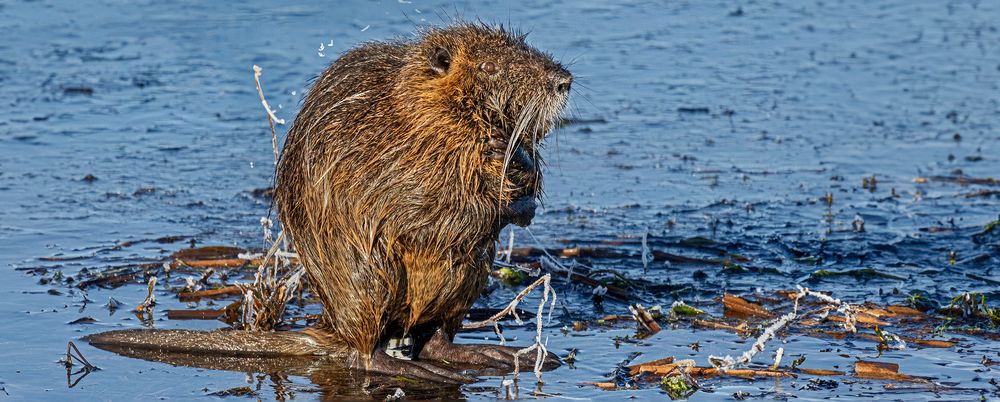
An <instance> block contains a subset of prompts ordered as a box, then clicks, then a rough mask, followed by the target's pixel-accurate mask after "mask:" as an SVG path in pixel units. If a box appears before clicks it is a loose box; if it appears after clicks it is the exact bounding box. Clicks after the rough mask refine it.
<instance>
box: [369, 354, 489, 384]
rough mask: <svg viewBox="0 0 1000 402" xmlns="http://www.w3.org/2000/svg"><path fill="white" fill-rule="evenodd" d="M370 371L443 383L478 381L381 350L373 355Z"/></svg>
mask: <svg viewBox="0 0 1000 402" xmlns="http://www.w3.org/2000/svg"><path fill="white" fill-rule="evenodd" d="M368 371H370V372H373V373H378V374H384V375H388V376H402V377H406V378H409V379H414V380H425V381H433V382H438V383H443V384H465V383H471V382H475V381H476V378H475V377H471V376H466V375H463V374H460V373H456V372H453V371H449V370H447V369H444V368H441V367H437V366H434V365H432V364H429V363H424V362H418V361H411V360H403V359H397V358H394V357H392V356H389V355H387V354H385V353H383V352H381V351H377V352H375V354H374V355H373V356H372V359H371V363H370V364H369V367H368Z"/></svg>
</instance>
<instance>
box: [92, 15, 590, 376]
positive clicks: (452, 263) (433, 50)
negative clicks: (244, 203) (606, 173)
mask: <svg viewBox="0 0 1000 402" xmlns="http://www.w3.org/2000/svg"><path fill="white" fill-rule="evenodd" d="M571 82H572V75H571V74H570V73H569V72H568V71H567V70H566V69H565V68H563V67H562V66H561V65H560V64H559V63H557V62H555V61H553V59H552V58H551V57H550V56H549V55H546V54H544V53H542V52H540V51H538V50H536V49H535V48H533V47H531V46H530V45H528V44H527V43H526V41H525V36H524V35H520V34H517V33H515V32H512V31H510V30H507V29H504V28H503V27H490V26H487V25H485V24H481V23H459V24H455V25H452V26H449V27H445V28H428V29H425V30H423V31H422V32H421V33H420V35H419V36H418V37H417V38H415V39H412V40H396V41H386V42H371V43H367V44H364V45H361V46H359V47H357V48H354V49H352V50H350V51H348V52H346V53H345V54H343V55H342V56H341V57H340V58H339V59H337V61H335V62H334V63H333V64H332V65H331V66H330V67H329V68H328V69H327V70H326V71H325V72H324V73H323V74H322V75H321V76H320V77H319V78H318V79H317V80H316V82H315V84H314V86H313V88H312V90H311V91H310V92H309V94H308V95H307V96H306V98H305V101H304V103H303V105H302V109H301V111H300V112H299V114H298V116H297V117H296V118H295V122H294V123H293V125H292V127H291V129H290V131H289V134H288V139H287V141H286V142H285V146H284V149H283V151H282V155H281V160H280V163H279V165H278V168H277V173H276V187H275V198H274V201H275V203H276V206H277V210H278V214H279V217H280V218H281V221H282V223H283V224H284V227H285V230H286V231H287V233H288V234H289V235H290V236H291V240H292V244H293V246H294V247H295V250H296V251H297V252H298V254H299V256H300V259H301V261H302V263H303V265H304V266H305V268H306V272H307V274H308V277H309V283H310V284H311V286H312V290H313V292H314V293H315V294H316V295H317V296H318V298H319V299H320V301H321V302H322V304H323V307H324V310H323V315H322V320H321V323H320V324H319V325H318V327H317V328H310V330H308V331H304V332H302V333H296V334H295V335H292V334H285V335H282V338H280V339H273V338H269V339H270V340H269V341H267V342H264V341H260V342H257V343H256V346H255V347H253V348H241V346H240V344H239V343H240V342H246V337H247V335H242V336H241V337H240V338H239V339H235V340H232V342H235V343H236V344H235V345H234V346H232V347H230V348H228V349H229V350H228V351H232V350H247V349H253V350H254V352H251V353H263V352H267V353H276V354H281V353H283V352H289V353H288V354H308V353H315V352H317V350H336V351H340V352H345V351H346V352H347V353H348V354H350V355H352V356H354V357H355V358H356V359H357V360H358V362H359V363H362V364H363V365H364V367H365V368H367V369H369V370H373V371H382V372H394V373H395V372H399V373H408V374H410V375H416V376H420V375H421V373H423V374H428V373H427V370H429V371H431V372H433V373H434V374H428V375H427V377H434V375H435V374H436V375H444V376H445V377H448V375H447V374H442V373H441V372H440V371H439V370H436V369H434V368H433V367H428V366H427V365H426V364H423V363H420V362H402V361H396V360H395V359H392V358H389V357H388V355H386V354H385V353H381V352H380V350H381V349H383V348H384V347H385V344H386V342H387V341H388V340H389V339H390V338H391V337H393V336H400V335H411V336H412V337H413V339H414V340H415V341H416V348H417V352H415V353H414V355H415V356H418V357H419V359H421V360H448V361H451V362H467V363H471V364H484V365H506V364H509V360H510V358H511V357H512V354H511V352H512V349H509V348H504V347H494V346H488V345H476V346H475V347H472V346H471V345H467V346H462V345H453V344H452V343H451V341H452V340H453V339H454V336H455V333H456V331H457V330H458V329H459V327H460V325H461V322H462V320H463V318H464V317H465V315H466V313H467V312H468V310H469V309H470V307H471V306H472V304H473V302H474V301H475V300H476V299H477V298H478V297H479V295H480V293H481V291H482V290H483V288H484V286H485V283H486V281H487V277H488V275H489V272H490V268H491V264H492V261H493V258H494V255H495V243H496V241H497V238H498V236H499V233H500V230H501V229H503V228H504V227H505V226H506V225H508V224H510V223H513V224H517V225H521V226H525V225H528V224H529V223H530V222H531V220H532V217H533V216H534V210H535V205H536V204H535V201H536V199H537V197H538V196H539V194H540V190H541V180H542V178H541V173H540V170H539V166H540V165H541V163H542V161H541V158H540V156H539V153H538V150H539V147H540V145H541V141H542V139H543V138H544V137H545V135H546V134H547V133H548V132H549V131H550V130H551V129H552V127H553V125H554V123H555V121H556V119H557V117H558V115H559V114H560V113H561V111H562V109H563V107H564V106H565V104H566V101H567V97H568V92H569V89H570V84H571ZM165 332H167V331H160V333H165ZM114 334H120V335H119V336H115V335H114ZM151 334H154V333H151V332H138V331H116V332H111V333H106V334H98V335H95V336H91V337H90V338H89V340H90V341H91V343H93V344H95V345H107V344H118V345H124V344H130V345H132V346H137V347H148V348H159V349H164V350H184V349H190V348H188V347H187V346H186V345H183V346H181V347H173V346H171V345H178V344H190V343H192V342H194V340H193V339H194V338H196V334H199V333H190V332H183V333H181V332H174V334H173V336H171V337H165V338H169V340H168V341H166V342H161V341H160V340H157V339H156V336H150V335H151ZM200 334H205V333H200ZM216 334H218V333H216ZM213 336H216V337H218V336H219V335H213ZM260 336H266V334H260ZM138 338H143V339H142V340H139V339H138ZM188 338H190V339H192V341H191V342H187V341H183V340H180V339H188ZM222 338H226V336H225V335H222ZM150 339H153V340H150ZM204 340H205V338H201V339H200V340H198V342H202V343H204ZM212 342H230V341H229V340H226V339H213V341H212ZM164 343H167V344H168V345H164Z"/></svg>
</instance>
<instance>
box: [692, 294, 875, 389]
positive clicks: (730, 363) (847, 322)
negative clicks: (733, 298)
mask: <svg viewBox="0 0 1000 402" xmlns="http://www.w3.org/2000/svg"><path fill="white" fill-rule="evenodd" d="M798 289H799V292H798V293H796V294H794V295H792V297H793V298H794V300H795V301H794V303H793V307H792V312H790V313H788V314H785V315H783V316H781V317H778V319H777V320H775V321H774V322H773V323H771V325H769V326H768V327H767V328H765V329H764V332H763V333H762V334H760V336H759V337H757V341H756V342H754V343H753V345H752V346H750V350H748V351H746V352H743V354H742V355H740V358H739V359H734V358H733V357H732V356H729V355H727V356H725V357H717V356H709V357H708V361H709V362H710V363H711V364H712V366H715V368H717V369H719V370H721V371H726V370H729V369H732V368H733V367H735V366H737V365H746V364H748V363H750V361H751V360H753V357H754V355H756V354H757V353H760V352H762V351H763V350H764V346H766V345H767V342H769V341H770V340H771V339H774V337H775V335H776V334H777V332H778V331H780V330H781V329H782V328H784V327H785V326H786V325H788V323H790V322H792V320H795V319H796V318H798V310H799V299H801V298H803V297H805V296H813V297H815V298H817V299H820V300H821V301H823V302H825V303H829V304H833V305H836V306H837V311H839V312H841V313H843V314H844V317H845V319H844V329H845V330H847V331H850V332H857V327H856V326H855V323H856V322H857V318H856V317H855V316H854V310H853V307H852V306H851V305H850V304H848V303H844V302H842V301H840V299H834V298H832V297H830V296H827V295H825V294H822V293H819V292H814V291H811V290H809V289H808V288H803V287H801V286H799V287H798ZM782 352H784V350H782ZM780 356H781V355H780V354H779V355H778V357H777V358H776V359H775V362H776V363H775V364H777V362H778V361H780V359H781V357H780Z"/></svg>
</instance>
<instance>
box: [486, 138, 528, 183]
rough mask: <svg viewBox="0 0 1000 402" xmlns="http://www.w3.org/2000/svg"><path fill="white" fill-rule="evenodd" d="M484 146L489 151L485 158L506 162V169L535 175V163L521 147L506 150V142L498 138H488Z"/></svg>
mask: <svg viewBox="0 0 1000 402" xmlns="http://www.w3.org/2000/svg"><path fill="white" fill-rule="evenodd" d="M486 145H488V146H489V151H487V152H486V156H488V157H489V158H490V159H493V160H496V161H500V162H508V163H509V165H508V168H513V169H516V170H518V171H521V172H524V173H528V174H535V161H534V160H533V159H532V158H531V155H528V152H527V151H525V150H524V147H523V146H520V145H519V146H517V147H515V148H514V149H513V150H510V149H508V145H507V140H506V139H504V138H500V137H493V138H490V139H489V140H488V141H487V142H486ZM508 151H510V158H509V159H508V156H507V152H508Z"/></svg>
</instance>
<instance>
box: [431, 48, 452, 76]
mask: <svg viewBox="0 0 1000 402" xmlns="http://www.w3.org/2000/svg"><path fill="white" fill-rule="evenodd" d="M450 66H451V53H448V49H445V48H443V47H439V48H437V49H434V55H433V56H431V69H432V70H434V72H436V73H438V74H441V75H444V73H446V72H448V67H450Z"/></svg>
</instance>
